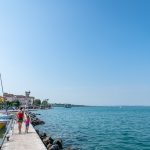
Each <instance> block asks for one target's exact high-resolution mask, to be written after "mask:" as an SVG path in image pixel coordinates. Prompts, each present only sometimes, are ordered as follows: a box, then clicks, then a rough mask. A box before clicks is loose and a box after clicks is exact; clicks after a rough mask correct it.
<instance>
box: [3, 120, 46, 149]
mask: <svg viewBox="0 0 150 150" xmlns="http://www.w3.org/2000/svg"><path fill="white" fill-rule="evenodd" d="M2 150H47V149H46V147H45V145H44V144H43V142H42V141H41V139H40V138H39V136H38V134H37V133H36V131H35V129H34V128H33V126H32V125H31V124H30V126H29V133H25V124H24V123H22V133H21V134H18V124H17V123H15V124H14V129H13V130H12V133H10V140H9V141H6V142H4V144H3V146H2Z"/></svg>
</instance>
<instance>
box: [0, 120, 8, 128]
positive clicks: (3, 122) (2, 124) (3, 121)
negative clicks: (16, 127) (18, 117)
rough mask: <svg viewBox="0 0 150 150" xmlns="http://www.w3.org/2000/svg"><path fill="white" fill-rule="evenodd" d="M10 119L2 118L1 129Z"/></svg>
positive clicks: (0, 121)
mask: <svg viewBox="0 0 150 150" xmlns="http://www.w3.org/2000/svg"><path fill="white" fill-rule="evenodd" d="M8 121H9V120H7V119H0V129H2V128H5V127H6V124H7V122H8Z"/></svg>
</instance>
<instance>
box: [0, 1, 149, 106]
mask: <svg viewBox="0 0 150 150" xmlns="http://www.w3.org/2000/svg"><path fill="white" fill-rule="evenodd" d="M149 8H150V1H149V0H144V1H143V0H44V1H41V0H32V1H31V0H14V1H12V0H7V1H5V0H0V72H1V74H2V79H3V86H4V92H8V93H14V94H24V91H26V90H30V91H31V95H32V96H35V98H40V99H47V98H48V99H49V102H52V103H54V102H56V103H71V104H83V105H94V106H95V105H96V106H103V105H106V106H108V105H109V106H112V105H113V106H114V105H145V106H149V105H150V9H149Z"/></svg>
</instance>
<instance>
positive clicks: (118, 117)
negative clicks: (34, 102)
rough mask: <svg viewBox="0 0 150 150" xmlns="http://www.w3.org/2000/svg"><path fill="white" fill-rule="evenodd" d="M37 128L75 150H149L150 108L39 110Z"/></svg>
mask: <svg viewBox="0 0 150 150" xmlns="http://www.w3.org/2000/svg"><path fill="white" fill-rule="evenodd" d="M34 113H40V114H41V115H38V116H37V117H39V118H41V119H42V120H43V121H45V124H44V125H39V126H37V127H36V128H37V129H39V130H40V131H43V132H46V133H47V134H48V135H49V136H51V137H52V138H54V139H55V138H61V139H62V140H63V144H64V147H71V148H72V149H74V150H150V107H121V108H120V107H73V108H58V107H55V108H53V109H49V110H39V111H36V112H34Z"/></svg>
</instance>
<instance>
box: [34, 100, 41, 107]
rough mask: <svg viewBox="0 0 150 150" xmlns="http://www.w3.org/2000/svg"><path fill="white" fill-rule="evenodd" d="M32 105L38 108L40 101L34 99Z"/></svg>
mask: <svg viewBox="0 0 150 150" xmlns="http://www.w3.org/2000/svg"><path fill="white" fill-rule="evenodd" d="M33 105H35V106H40V105H41V100H40V99H35V100H34V102H33Z"/></svg>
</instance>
